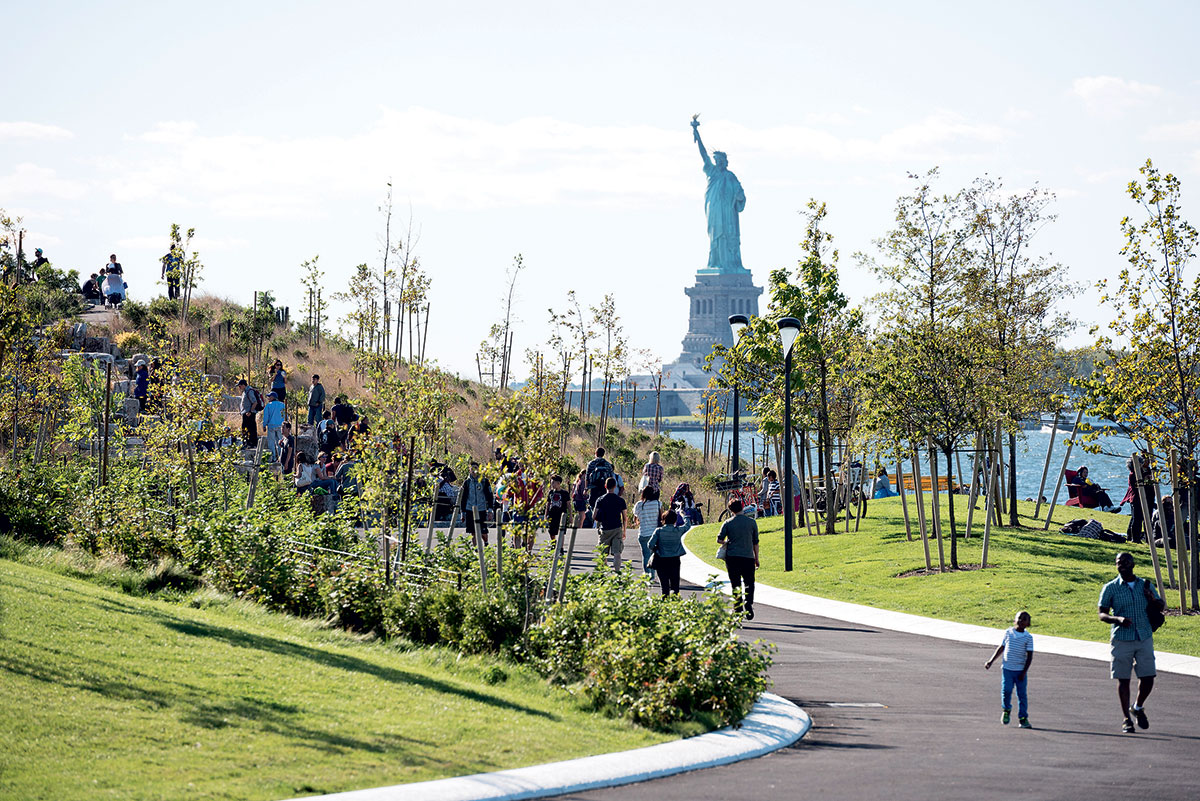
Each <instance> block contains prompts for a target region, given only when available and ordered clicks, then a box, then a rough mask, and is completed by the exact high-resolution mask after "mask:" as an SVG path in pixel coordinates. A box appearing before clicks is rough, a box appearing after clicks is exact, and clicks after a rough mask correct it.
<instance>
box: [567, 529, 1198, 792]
mask: <svg viewBox="0 0 1200 801" xmlns="http://www.w3.org/2000/svg"><path fill="white" fill-rule="evenodd" d="M589 535H590V532H587V533H585V532H582V531H581V532H580V536H579V540H578V542H577V545H576V550H577V553H576V555H575V558H574V560H573V566H574V567H575V568H576V569H586V568H588V567H590V564H591V559H590V546H591V544H592V543H593V542H594V535H591V536H590V537H589ZM630 535H631V536H629V537H628V538H627V539H626V543H627V545H626V548H625V556H626V557H627V558H629V559H630V560H631V561H634V562H635V563H638V562H640V556H641V553H640V549H639V548H638V547H637V538H636V536H634V535H633V532H630ZM692 589H693V590H695V589H698V588H696V587H694V586H692ZM569 592H570V590H568V593H569ZM756 613H757V617H756V619H755V620H754V621H752V622H749V623H747V624H746V626H745V630H744V633H745V636H748V637H761V638H764V639H766V640H769V641H771V642H773V643H775V644H776V646H777V647H778V651H777V653H776V654H775V664H774V666H773V667H772V669H771V678H772V679H773V680H774V682H775V686H774V687H773V688H772V689H773V691H774V692H776V693H778V694H779V695H782V696H784V697H785V698H788V699H789V700H791V701H793V702H795V703H796V704H798V705H800V706H801V707H803V708H804V709H805V710H807V711H808V713H809V714H810V715H811V716H812V719H813V729H812V730H811V731H810V732H809V733H808V735H807V736H806V737H805V738H804V739H803V740H801V741H800V742H799V743H797V744H796V745H794V746H792V747H789V748H785V749H783V750H782V751H778V752H776V753H774V754H771V755H769V756H765V757H762V758H760V759H755V760H751V761H749V762H743V763H739V764H735V765H729V766H725V767H719V768H711V769H708V770H704V771H698V772H695V773H688V774H683V775H680V776H674V777H671V778H666V779H659V780H655V781H652V782H646V783H643V784H636V785H631V786H626V787H619V788H612V789H607V790H596V791H592V792H588V793H581V794H574V795H569V796H562V797H563V798H572V799H646V798H653V799H655V801H672V800H673V799H678V801H697V799H708V798H722V797H730V798H756V799H773V798H780V799H783V798H786V799H807V798H812V799H817V798H838V799H871V801H876V799H881V798H884V799H913V800H914V801H924V800H925V799H931V798H946V799H961V798H966V797H975V798H999V797H1001V796H1002V795H1011V794H1013V793H1022V794H1027V795H1030V796H1031V797H1034V798H1055V799H1081V800H1082V799H1086V801H1096V799H1098V798H1108V797H1113V796H1126V795H1127V796H1130V797H1136V796H1142V797H1148V798H1155V799H1196V798H1198V797H1200V777H1198V776H1197V769H1196V767H1195V764H1194V763H1193V762H1192V759H1193V758H1194V754H1195V753H1196V751H1197V748H1200V723H1198V720H1200V679H1198V678H1195V677H1192V676H1181V675H1173V674H1165V673H1164V674H1161V675H1160V677H1159V679H1158V683H1157V686H1156V687H1155V690H1154V694H1153V695H1152V696H1151V698H1150V703H1149V704H1147V711H1148V713H1149V716H1150V729H1149V730H1148V731H1145V732H1139V733H1137V734H1134V735H1127V734H1122V733H1121V731H1120V723H1121V718H1120V711H1119V710H1118V708H1117V706H1118V705H1117V700H1116V698H1117V696H1116V687H1115V683H1114V682H1113V681H1112V680H1111V679H1109V678H1108V666H1107V664H1105V663H1102V662H1097V661H1093V660H1087V659H1079V658H1074V657H1068V656H1057V655H1052V654H1039V655H1037V657H1036V658H1035V660H1034V663H1033V666H1032V668H1031V670H1030V679H1029V685H1030V689H1029V692H1030V719H1031V720H1032V722H1033V725H1034V727H1035V728H1034V729H1033V730H1032V731H1025V730H1021V729H1018V728H1017V727H1016V724H1015V721H1014V723H1013V724H1012V725H1010V726H1002V725H1000V699H999V693H1000V675H999V672H998V671H999V666H998V665H997V666H993V668H992V670H990V671H985V670H984V669H983V663H984V661H985V660H986V659H987V657H988V656H989V655H990V653H991V650H992V647H993V646H988V645H978V644H967V643H958V642H953V641H948V640H944V639H936V638H933V637H926V636H920V635H916V634H907V633H900V632H894V631H888V630H885V629H882V628H877V627H873V626H871V625H868V624H863V623H845V622H842V621H839V620H835V619H831V618H823V617H817V616H814V615H805V614H799V613H796V612H789V611H784V610H780V609H776V608H773V607H769V606H765V605H762V604H759V605H757V606H756ZM1092 613H1093V612H1092V611H1091V610H1081V611H1080V614H1092ZM1097 625H1098V626H1099V625H1100V624H1099V623H1097ZM1033 633H1034V636H1035V638H1036V636H1037V630H1036V627H1035V628H1034V630H1033ZM1014 703H1015V699H1014Z"/></svg>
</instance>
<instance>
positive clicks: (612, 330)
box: [591, 293, 628, 447]
mask: <svg viewBox="0 0 1200 801" xmlns="http://www.w3.org/2000/svg"><path fill="white" fill-rule="evenodd" d="M591 311H592V325H593V326H594V327H595V329H594V330H596V331H597V332H598V333H597V336H598V337H602V338H603V340H604V351H603V352H602V353H600V354H599V356H600V374H601V376H602V380H603V384H602V389H601V396H600V397H601V402H600V422H599V424H598V425H597V426H596V445H597V446H598V447H602V446H603V445H604V438H605V434H606V432H607V430H608V408H609V399H610V396H611V393H612V388H613V379H614V378H617V377H619V376H622V375H625V374H626V373H627V372H628V370H627V369H626V367H625V362H626V349H627V344H628V343H627V342H626V340H625V329H624V327H623V326H622V325H621V318H620V316H619V315H618V314H617V302H616V299H615V298H614V297H613V295H612V294H611V293H609V294H606V295H605V296H604V298H603V299H602V300H601V301H600V305H599V306H592V307H591Z"/></svg>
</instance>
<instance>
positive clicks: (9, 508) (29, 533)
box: [0, 468, 74, 545]
mask: <svg viewBox="0 0 1200 801" xmlns="http://www.w3.org/2000/svg"><path fill="white" fill-rule="evenodd" d="M72 495H73V493H72V492H71V489H70V486H69V484H68V483H66V482H64V481H63V480H61V477H60V476H59V475H57V474H56V473H55V472H53V471H50V470H35V469H33V468H29V469H25V470H20V471H16V472H7V471H6V472H5V473H4V474H3V475H2V476H0V531H3V532H5V533H6V534H10V535H11V536H13V537H14V538H16V539H19V540H24V541H26V542H33V543H37V544H39V545H50V544H57V543H62V542H63V541H64V540H65V539H66V537H67V534H68V532H69V531H70V524H69V522H68V520H67V518H66V516H65V515H63V510H64V509H70V508H72V506H73V505H74V501H73V500H72Z"/></svg>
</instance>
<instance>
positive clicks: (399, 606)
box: [383, 584, 463, 645]
mask: <svg viewBox="0 0 1200 801" xmlns="http://www.w3.org/2000/svg"><path fill="white" fill-rule="evenodd" d="M462 621H463V599H462V593H461V592H459V591H458V589H457V588H455V587H452V586H449V585H447V584H435V585H433V586H430V587H426V588H406V589H401V590H399V591H397V592H396V593H395V594H394V595H392V596H391V598H389V599H388V600H387V602H386V603H385V604H384V610H383V630H384V633H385V634H386V635H387V636H388V637H402V638H404V639H406V640H409V641H411V642H414V643H417V644H419V645H437V644H439V643H443V644H447V645H456V644H457V643H458V642H459V641H460V640H461V638H462Z"/></svg>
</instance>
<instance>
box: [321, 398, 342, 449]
mask: <svg viewBox="0 0 1200 801" xmlns="http://www.w3.org/2000/svg"><path fill="white" fill-rule="evenodd" d="M341 444H342V434H341V432H340V431H338V426H337V422H335V421H334V419H333V413H332V412H330V411H329V410H328V409H326V410H325V411H323V412H321V421H320V422H319V423H317V447H318V448H320V449H321V450H323V451H326V452H328V453H333V451H334V449H335V448H337V447H338V446H339V445H341Z"/></svg>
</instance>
